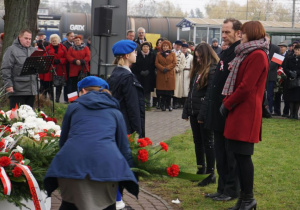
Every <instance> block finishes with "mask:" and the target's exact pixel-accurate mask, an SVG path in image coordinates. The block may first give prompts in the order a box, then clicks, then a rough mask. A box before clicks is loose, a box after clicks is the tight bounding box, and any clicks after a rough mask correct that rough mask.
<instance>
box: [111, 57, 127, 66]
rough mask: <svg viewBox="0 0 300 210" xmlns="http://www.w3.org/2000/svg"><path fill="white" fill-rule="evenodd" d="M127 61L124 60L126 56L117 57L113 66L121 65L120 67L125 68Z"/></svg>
mask: <svg viewBox="0 0 300 210" xmlns="http://www.w3.org/2000/svg"><path fill="white" fill-rule="evenodd" d="M124 63H125V60H124V55H117V56H116V58H115V60H114V62H113V64H115V65H119V66H124Z"/></svg>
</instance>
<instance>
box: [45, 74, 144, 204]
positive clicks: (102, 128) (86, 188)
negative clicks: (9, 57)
mask: <svg viewBox="0 0 300 210" xmlns="http://www.w3.org/2000/svg"><path fill="white" fill-rule="evenodd" d="M106 89H108V84H107V83H106V82H105V81H104V80H102V79H100V78H98V77H94V76H90V77H86V78H84V79H83V80H81V81H80V82H79V83H78V90H79V95H80V97H79V98H78V99H76V100H75V102H74V103H72V104H70V105H69V106H68V109H67V111H66V114H65V116H64V120H63V124H62V132H61V137H60V142H59V146H60V151H59V152H58V153H57V155H56V156H55V157H54V159H53V161H52V163H51V166H50V168H49V170H48V172H47V174H46V177H45V181H44V183H45V188H46V190H47V192H48V195H49V196H50V195H51V193H52V192H53V190H55V189H56V188H57V187H58V186H59V188H60V190H61V196H62V200H63V203H62V207H61V208H60V209H114V208H115V202H116V195H117V188H118V185H119V188H120V189H121V190H122V189H123V187H125V188H126V189H127V190H128V191H129V192H130V193H132V194H133V195H135V196H137V195H138V184H137V180H136V178H135V176H134V174H133V172H132V171H131V170H130V167H132V166H133V160H132V156H131V150H130V148H129V143H128V139H127V132H126V127H125V122H124V118H123V116H122V113H121V112H120V111H119V103H118V101H117V100H116V99H114V98H113V97H112V96H111V95H110V94H109V93H107V92H108V91H107V90H106ZM99 90H100V91H99ZM105 91H106V92H105ZM70 205H71V206H73V207H72V208H70V207H69V206H70ZM75 206H76V207H75Z"/></svg>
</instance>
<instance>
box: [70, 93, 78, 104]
mask: <svg viewBox="0 0 300 210" xmlns="http://www.w3.org/2000/svg"><path fill="white" fill-rule="evenodd" d="M77 98H78V94H77V91H75V92H73V93H69V94H68V99H69V102H72V101H75V100H76V99H77Z"/></svg>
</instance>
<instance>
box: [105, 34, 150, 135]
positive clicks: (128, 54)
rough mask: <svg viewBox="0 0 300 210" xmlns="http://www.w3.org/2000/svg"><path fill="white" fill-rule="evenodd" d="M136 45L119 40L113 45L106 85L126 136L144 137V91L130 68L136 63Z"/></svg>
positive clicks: (128, 41) (129, 41)
mask: <svg viewBox="0 0 300 210" xmlns="http://www.w3.org/2000/svg"><path fill="white" fill-rule="evenodd" d="M136 47H137V45H136V43H135V42H133V41H131V40H121V41H119V42H117V43H115V44H114V45H113V48H112V51H113V54H114V56H115V57H116V58H115V60H114V62H113V64H116V65H117V66H116V67H115V69H114V70H113V72H112V74H111V76H110V78H109V79H108V84H109V87H110V91H111V92H112V95H113V96H114V97H115V98H116V99H118V100H119V102H120V109H121V112H122V113H123V116H124V118H125V122H126V126H127V134H131V133H133V132H135V131H136V132H137V133H138V134H139V136H140V137H145V101H144V90H143V87H142V85H141V84H140V82H139V81H138V80H137V78H136V77H135V75H134V74H133V73H132V72H131V69H130V66H131V65H132V64H133V63H135V62H136V51H135V49H136Z"/></svg>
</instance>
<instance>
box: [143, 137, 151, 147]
mask: <svg viewBox="0 0 300 210" xmlns="http://www.w3.org/2000/svg"><path fill="white" fill-rule="evenodd" d="M144 140H145V141H146V142H147V144H148V145H151V146H152V141H151V140H150V139H149V138H148V137H145V138H144Z"/></svg>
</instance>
